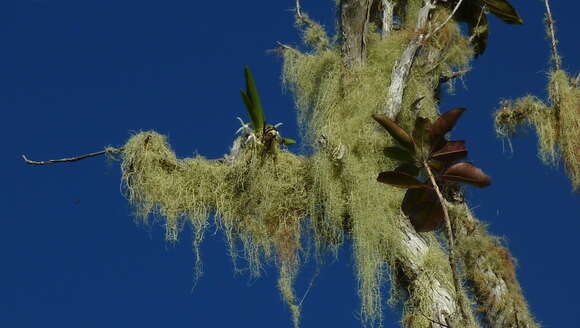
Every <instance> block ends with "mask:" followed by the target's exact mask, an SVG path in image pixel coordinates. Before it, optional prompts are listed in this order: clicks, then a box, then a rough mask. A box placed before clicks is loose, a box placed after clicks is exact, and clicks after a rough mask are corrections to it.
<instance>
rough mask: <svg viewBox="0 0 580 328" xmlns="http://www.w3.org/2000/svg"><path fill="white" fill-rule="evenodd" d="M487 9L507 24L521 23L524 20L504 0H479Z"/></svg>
mask: <svg viewBox="0 0 580 328" xmlns="http://www.w3.org/2000/svg"><path fill="white" fill-rule="evenodd" d="M481 2H482V3H483V4H484V5H485V7H486V8H487V10H489V12H491V13H492V14H494V15H495V16H497V18H499V19H501V20H502V21H504V22H505V23H508V24H522V23H523V22H524V21H523V19H522V18H521V17H520V15H519V14H518V12H517V11H516V10H515V9H514V7H512V5H511V4H510V3H509V2H507V1H506V0H481Z"/></svg>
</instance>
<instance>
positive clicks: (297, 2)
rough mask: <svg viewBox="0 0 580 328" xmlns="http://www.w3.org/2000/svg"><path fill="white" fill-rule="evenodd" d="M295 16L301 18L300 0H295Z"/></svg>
mask: <svg viewBox="0 0 580 328" xmlns="http://www.w3.org/2000/svg"><path fill="white" fill-rule="evenodd" d="M296 17H298V18H299V19H302V11H301V10H300V0H296Z"/></svg>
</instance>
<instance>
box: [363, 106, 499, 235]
mask: <svg viewBox="0 0 580 328" xmlns="http://www.w3.org/2000/svg"><path fill="white" fill-rule="evenodd" d="M464 111H465V109H464V108H455V109H452V110H450V111H447V112H445V113H443V114H442V115H441V116H440V117H439V118H438V119H437V120H436V121H435V122H433V123H431V121H430V120H429V119H426V118H422V117H417V119H416V120H415V128H414V130H413V133H412V134H408V133H407V132H405V130H403V129H402V128H401V127H400V126H398V125H397V124H396V123H395V122H393V121H392V120H390V119H388V118H387V117H386V116H384V115H373V118H374V119H375V120H376V121H377V122H378V123H379V124H381V125H382V126H383V127H384V128H385V129H386V130H387V132H388V133H389V134H390V135H391V136H392V137H393V138H394V139H395V140H396V142H397V143H398V146H396V147H387V148H386V149H385V155H386V156H387V157H389V158H391V159H393V160H395V161H397V162H399V163H400V165H399V166H398V167H397V168H396V169H395V170H394V171H387V172H382V173H380V174H379V176H378V177H377V181H379V182H382V183H387V184H390V185H393V186H396V187H399V188H405V189H408V190H407V192H406V194H405V198H404V199H403V203H402V204H401V208H402V210H403V213H405V215H407V216H408V217H409V219H410V220H411V223H412V224H413V227H415V230H417V231H418V232H427V231H432V230H434V229H435V228H436V227H437V226H438V225H439V224H441V223H442V222H443V219H444V209H443V204H442V202H441V201H440V200H439V199H438V196H437V193H436V190H437V189H442V190H443V191H445V190H453V189H455V188H456V187H457V183H468V184H471V185H474V186H476V187H479V188H483V187H486V186H488V185H490V183H491V178H490V177H489V176H487V175H486V174H485V173H483V171H481V169H479V168H477V167H475V166H474V165H473V164H471V163H469V162H459V160H461V159H464V158H465V157H467V148H466V147H465V141H464V140H453V141H449V140H446V139H445V134H446V133H447V132H449V131H450V130H451V129H452V128H453V126H455V124H456V123H457V120H458V119H459V117H460V116H461V114H463V112H464ZM421 173H423V176H427V178H426V179H425V181H420V180H418V179H417V176H419V175H420V174H421ZM430 176H431V177H433V179H432V180H430V178H429V177H430ZM432 181H435V183H436V184H437V186H435V185H434V183H433V182H432Z"/></svg>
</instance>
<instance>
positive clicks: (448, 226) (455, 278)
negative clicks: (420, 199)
mask: <svg viewBox="0 0 580 328" xmlns="http://www.w3.org/2000/svg"><path fill="white" fill-rule="evenodd" d="M423 166H424V167H425V169H426V170H427V175H429V179H430V180H431V184H432V185H433V188H434V189H435V193H436V194H437V197H438V198H439V203H441V207H442V208H443V215H444V218H445V228H446V234H447V241H448V242H449V264H450V265H451V272H452V273H453V284H454V286H455V296H456V297H457V303H459V309H460V310H461V315H462V316H463V320H464V322H465V323H467V322H469V316H468V315H467V313H468V309H467V305H466V301H465V299H464V296H463V293H462V292H461V280H460V278H459V270H458V269H457V259H456V257H455V242H454V239H453V229H452V228H451V220H450V219H449V213H448V212H447V205H446V203H445V199H444V198H443V195H442V194H441V191H440V190H439V186H438V185H437V181H435V176H433V172H431V168H430V167H429V164H428V163H427V161H423Z"/></svg>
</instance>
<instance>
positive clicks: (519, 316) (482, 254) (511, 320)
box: [453, 204, 540, 328]
mask: <svg viewBox="0 0 580 328" xmlns="http://www.w3.org/2000/svg"><path fill="white" fill-rule="evenodd" d="M453 212H454V216H455V219H454V220H455V222H457V223H456V225H455V227H456V234H457V235H456V237H457V239H456V242H457V249H458V254H459V257H460V258H461V260H462V263H463V269H464V272H465V276H466V278H467V280H468V281H469V282H470V285H472V286H473V291H474V296H475V300H476V301H477V303H478V305H479V308H480V309H481V311H482V312H483V313H484V314H485V316H484V320H485V321H486V323H487V325H488V326H489V327H526V328H538V327H540V325H539V324H538V323H536V322H535V320H534V318H533V317H532V314H531V313H530V309H529V307H528V304H527V303H526V300H525V298H524V296H523V293H522V290H521V287H520V285H519V283H518V281H517V278H516V273H515V265H514V263H513V258H512V256H511V254H510V252H509V250H507V249H506V248H505V247H503V246H502V245H501V243H500V239H499V238H497V237H494V236H491V235H490V234H489V232H487V230H486V229H485V225H484V224H482V223H481V222H479V221H478V220H477V219H476V218H474V217H473V216H472V215H471V213H470V212H469V209H468V208H467V206H466V205H465V204H459V205H456V206H454V209H453Z"/></svg>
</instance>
